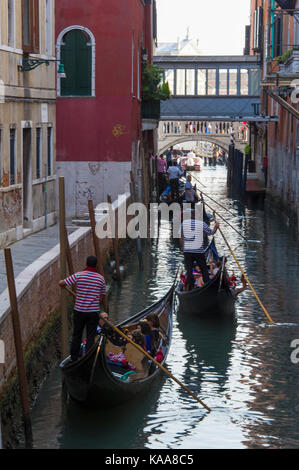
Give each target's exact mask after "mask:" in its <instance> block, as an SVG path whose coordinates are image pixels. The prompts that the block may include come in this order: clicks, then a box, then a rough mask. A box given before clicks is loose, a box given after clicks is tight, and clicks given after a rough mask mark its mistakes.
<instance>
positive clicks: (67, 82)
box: [61, 29, 92, 96]
mask: <svg viewBox="0 0 299 470" xmlns="http://www.w3.org/2000/svg"><path fill="white" fill-rule="evenodd" d="M91 53H92V48H91V42H90V38H89V37H88V35H87V34H86V33H85V32H84V31H81V30H78V29H73V30H71V31H69V32H68V33H66V34H65V36H64V38H63V45H62V46H61V62H62V63H63V64H64V68H65V73H66V78H63V79H61V96H91V94H92V86H91V81H92V80H91V79H92V76H91V63H92V54H91Z"/></svg>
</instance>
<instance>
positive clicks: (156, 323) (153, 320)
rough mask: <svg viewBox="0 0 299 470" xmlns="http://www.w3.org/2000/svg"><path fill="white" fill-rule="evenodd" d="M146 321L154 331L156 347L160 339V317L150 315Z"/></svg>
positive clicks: (153, 314) (154, 314)
mask: <svg viewBox="0 0 299 470" xmlns="http://www.w3.org/2000/svg"><path fill="white" fill-rule="evenodd" d="M146 320H147V322H148V324H149V326H150V328H151V330H152V333H153V335H154V337H155V342H156V345H158V343H159V338H160V320H159V317H158V315H157V314H156V313H150V314H149V315H148V316H147V317H146Z"/></svg>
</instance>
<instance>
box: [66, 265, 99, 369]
mask: <svg viewBox="0 0 299 470" xmlns="http://www.w3.org/2000/svg"><path fill="white" fill-rule="evenodd" d="M96 267H97V258H96V257H95V256H88V258H87V260H86V268H85V269H84V271H81V272H77V273H75V274H72V275H71V276H69V277H67V278H66V279H64V280H61V281H59V286H60V287H65V286H68V287H72V286H74V287H76V301H75V306H74V329H73V338H72V344H71V358H72V361H76V360H77V359H78V357H79V352H80V346H81V341H82V334H83V330H84V327H85V326H86V336H87V342H86V351H88V349H90V348H91V347H92V346H93V344H94V339H95V336H96V335H97V326H98V323H99V314H100V302H101V301H103V299H104V296H105V295H106V283H105V279H104V278H103V276H101V275H100V274H98V272H97V269H96Z"/></svg>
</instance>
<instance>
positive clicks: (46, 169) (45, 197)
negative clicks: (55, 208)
mask: <svg viewBox="0 0 299 470" xmlns="http://www.w3.org/2000/svg"><path fill="white" fill-rule="evenodd" d="M47 171H48V166H47V164H46V163H45V186H44V201H45V228H47V223H48V221H47V212H48V208H47V202H48V201H47Z"/></svg>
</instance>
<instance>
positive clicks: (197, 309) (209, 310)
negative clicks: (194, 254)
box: [176, 240, 235, 316]
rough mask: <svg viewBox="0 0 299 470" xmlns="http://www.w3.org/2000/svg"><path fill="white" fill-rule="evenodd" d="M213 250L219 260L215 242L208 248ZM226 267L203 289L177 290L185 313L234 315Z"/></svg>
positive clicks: (233, 297) (233, 299)
mask: <svg viewBox="0 0 299 470" xmlns="http://www.w3.org/2000/svg"><path fill="white" fill-rule="evenodd" d="M209 249H211V250H212V251H213V253H214V255H215V257H216V258H218V259H219V256H218V253H217V250H216V247H215V244H214V240H213V241H212V243H211V244H210V245H209V247H208V248H207V250H206V252H208V250H209ZM227 277H228V276H227V272H226V269H225V266H224V265H223V268H222V269H219V271H218V272H217V274H216V275H215V276H214V278H213V279H210V281H209V282H208V283H207V284H205V285H204V286H203V287H198V288H196V289H192V290H191V291H189V292H186V291H180V290H178V289H177V290H176V293H177V296H178V298H179V302H180V308H181V310H182V311H183V312H184V313H190V314H194V315H199V316H211V315H214V316H215V315H226V316H229V315H233V314H234V307H235V296H234V295H233V293H232V291H231V289H230V286H229V282H228V279H227Z"/></svg>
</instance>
